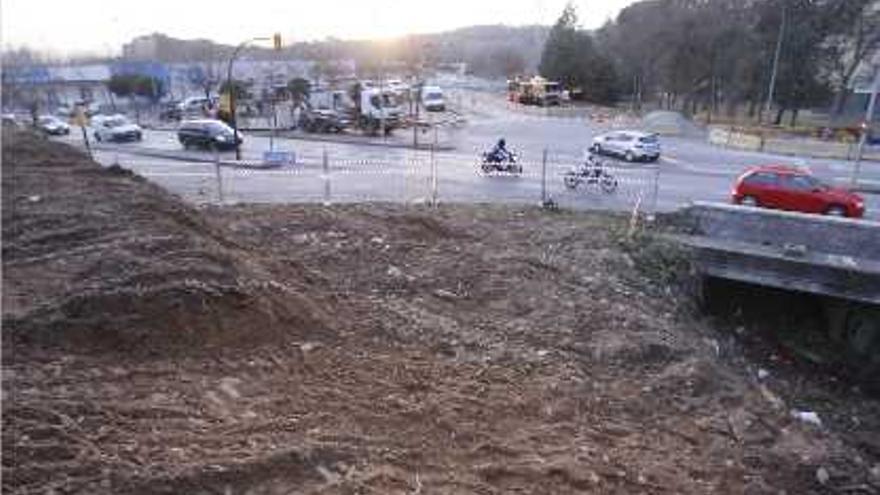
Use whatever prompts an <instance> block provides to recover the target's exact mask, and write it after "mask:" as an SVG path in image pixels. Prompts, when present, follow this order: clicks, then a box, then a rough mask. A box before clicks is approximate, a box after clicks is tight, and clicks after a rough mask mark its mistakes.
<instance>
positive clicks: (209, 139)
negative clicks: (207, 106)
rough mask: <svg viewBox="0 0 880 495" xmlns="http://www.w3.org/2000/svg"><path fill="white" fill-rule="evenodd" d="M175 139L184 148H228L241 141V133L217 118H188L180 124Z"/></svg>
mask: <svg viewBox="0 0 880 495" xmlns="http://www.w3.org/2000/svg"><path fill="white" fill-rule="evenodd" d="M177 139H178V141H180V144H182V145H183V147H184V148H187V149H189V148H193V147H195V148H204V149H220V150H223V149H225V150H229V149H233V148H235V144H236V142H238V144H241V143H242V142H243V140H242V138H241V133H238V135H236V134H235V131H233V130H232V128H231V127H229V126H228V125H226V123H224V122H221V121H219V120H208V119H205V120H188V121H186V122H183V123H182V124H180V128H179V129H178V130H177Z"/></svg>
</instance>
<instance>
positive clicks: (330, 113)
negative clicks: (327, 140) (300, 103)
mask: <svg viewBox="0 0 880 495" xmlns="http://www.w3.org/2000/svg"><path fill="white" fill-rule="evenodd" d="M349 125H351V119H349V118H348V117H347V116H346V115H345V114H344V113H343V112H339V111H336V110H331V109H329V108H311V107H308V106H306V108H304V109H303V110H302V111H301V112H300V114H299V125H298V126H299V128H300V129H304V130H305V131H306V132H324V133H326V132H336V133H339V132H342V131H344V130H345V129H346V128H347V127H348V126H349Z"/></svg>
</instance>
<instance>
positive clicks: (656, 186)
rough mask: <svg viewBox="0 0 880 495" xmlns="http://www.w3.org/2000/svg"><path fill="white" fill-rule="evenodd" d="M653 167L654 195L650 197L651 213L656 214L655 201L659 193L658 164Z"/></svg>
mask: <svg viewBox="0 0 880 495" xmlns="http://www.w3.org/2000/svg"><path fill="white" fill-rule="evenodd" d="M656 163H657V164H656V165H655V166H654V193H653V195H652V197H651V212H653V213H655V214H656V213H657V200H658V196H659V193H660V162H659V161H657V162H656Z"/></svg>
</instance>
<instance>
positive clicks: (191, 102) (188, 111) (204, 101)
mask: <svg viewBox="0 0 880 495" xmlns="http://www.w3.org/2000/svg"><path fill="white" fill-rule="evenodd" d="M218 103H219V99H218V98H217V97H211V98H205V97H204V96H191V97H189V98H184V100H183V101H181V102H180V103H178V104H177V109H178V110H179V111H180V113H181V114H182V115H192V114H203V113H205V111H206V110H207V109H208V108H216V107H217V105H218Z"/></svg>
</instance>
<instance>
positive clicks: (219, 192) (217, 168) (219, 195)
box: [214, 161, 223, 205]
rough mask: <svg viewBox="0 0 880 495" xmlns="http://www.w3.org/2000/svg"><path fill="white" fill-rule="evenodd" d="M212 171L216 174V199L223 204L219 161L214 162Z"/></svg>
mask: <svg viewBox="0 0 880 495" xmlns="http://www.w3.org/2000/svg"><path fill="white" fill-rule="evenodd" d="M214 173H215V174H216V176H217V201H218V202H219V203H220V204H221V205H222V204H223V179H222V178H221V175H220V162H219V161H218V162H214Z"/></svg>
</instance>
